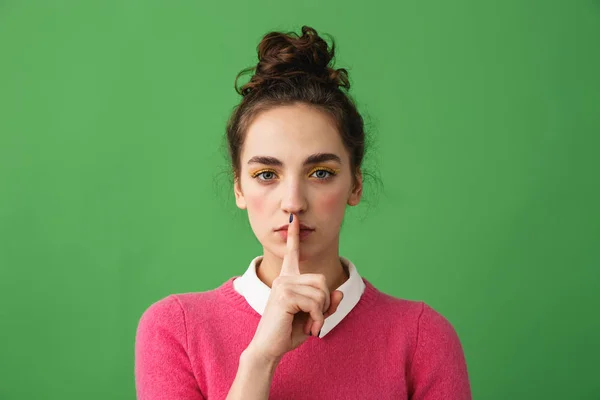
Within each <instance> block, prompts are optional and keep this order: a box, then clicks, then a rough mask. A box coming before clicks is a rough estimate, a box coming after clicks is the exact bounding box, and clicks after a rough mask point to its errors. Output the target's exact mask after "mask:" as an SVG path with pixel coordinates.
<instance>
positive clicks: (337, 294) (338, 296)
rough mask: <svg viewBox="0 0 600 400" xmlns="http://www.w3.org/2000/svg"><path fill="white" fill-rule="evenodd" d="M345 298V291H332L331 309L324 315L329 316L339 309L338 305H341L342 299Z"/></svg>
mask: <svg viewBox="0 0 600 400" xmlns="http://www.w3.org/2000/svg"><path fill="white" fill-rule="evenodd" d="M343 298H344V292H342V291H340V290H334V291H333V292H332V293H331V303H330V304H329V310H327V312H326V313H325V314H324V315H323V317H325V318H327V317H329V316H330V315H332V314H334V313H335V312H336V311H337V308H338V306H339V305H340V303H341V301H342V299H343Z"/></svg>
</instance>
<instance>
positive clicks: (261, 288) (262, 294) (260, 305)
mask: <svg viewBox="0 0 600 400" xmlns="http://www.w3.org/2000/svg"><path fill="white" fill-rule="evenodd" d="M262 257H263V256H258V257H255V258H254V259H253V260H252V261H251V262H250V266H249V267H248V269H247V270H246V272H245V273H244V275H242V276H240V277H238V278H236V279H235V280H234V281H233V287H234V289H235V290H236V291H237V292H238V293H240V294H241V295H242V296H244V298H245V299H246V301H247V302H248V304H249V305H250V306H251V307H252V308H253V309H254V310H255V311H256V312H257V313H259V314H260V315H261V316H262V315H263V312H264V310H265V307H266V305H267V300H268V299H269V295H270V294H271V288H269V287H268V286H267V285H266V284H265V283H264V282H263V281H261V280H260V279H259V278H258V275H256V263H257V262H258V261H259V260H261V259H262ZM340 260H341V261H342V262H343V263H344V265H346V267H347V268H348V272H349V274H350V277H349V278H348V280H346V282H344V283H343V284H342V285H341V286H340V287H338V288H337V289H336V290H339V291H341V292H342V293H344V297H343V298H342V301H341V302H340V305H339V306H338V308H337V310H336V312H335V313H334V314H333V315H330V316H329V317H328V318H327V319H325V324H324V325H323V328H322V329H321V335H320V336H319V337H320V338H322V337H323V336H325V335H326V334H327V333H329V332H330V331H331V330H332V329H333V328H334V327H335V326H336V325H337V324H339V323H340V322H341V321H342V319H344V317H345V316H346V315H348V313H350V311H352V309H353V308H354V306H356V304H357V303H358V301H359V300H360V298H361V296H362V294H363V292H364V291H365V287H366V285H365V283H364V282H363V279H362V278H361V276H360V275H359V273H358V271H357V269H356V267H355V266H354V264H353V263H352V262H351V261H350V260H348V259H346V258H344V257H340Z"/></svg>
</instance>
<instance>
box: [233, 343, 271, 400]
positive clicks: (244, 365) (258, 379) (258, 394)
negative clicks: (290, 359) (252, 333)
mask: <svg viewBox="0 0 600 400" xmlns="http://www.w3.org/2000/svg"><path fill="white" fill-rule="evenodd" d="M277 365H279V360H267V359H265V358H263V357H261V356H260V355H258V354H257V353H255V352H253V351H252V349H251V348H250V347H248V348H247V349H246V350H244V351H243V352H242V355H241V356H240V365H239V367H238V370H237V374H236V376H235V380H234V381H233V384H232V385H231V388H230V389H229V394H228V395H227V400H241V399H244V400H267V399H268V398H269V392H270V390H271V382H272V381H273V375H275V369H276V368H277Z"/></svg>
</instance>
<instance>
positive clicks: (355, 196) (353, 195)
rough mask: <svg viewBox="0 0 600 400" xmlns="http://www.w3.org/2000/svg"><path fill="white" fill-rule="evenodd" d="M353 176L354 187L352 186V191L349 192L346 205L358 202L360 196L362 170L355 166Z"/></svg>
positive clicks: (353, 204)
mask: <svg viewBox="0 0 600 400" xmlns="http://www.w3.org/2000/svg"><path fill="white" fill-rule="evenodd" d="M355 177H356V178H355V183H354V187H353V188H352V192H350V196H349V197H348V205H350V206H355V205H357V204H358V203H360V198H361V196H362V188H363V178H362V172H361V171H360V169H359V168H357V171H356V174H355Z"/></svg>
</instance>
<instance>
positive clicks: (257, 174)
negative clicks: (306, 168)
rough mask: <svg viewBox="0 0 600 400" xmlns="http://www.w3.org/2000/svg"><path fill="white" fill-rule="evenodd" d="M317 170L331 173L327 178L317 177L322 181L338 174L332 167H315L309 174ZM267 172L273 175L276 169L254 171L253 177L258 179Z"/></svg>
mask: <svg viewBox="0 0 600 400" xmlns="http://www.w3.org/2000/svg"><path fill="white" fill-rule="evenodd" d="M317 171H325V172H328V173H329V176H327V177H325V178H317V179H318V180H320V181H326V180H329V179H331V178H333V177H334V176H335V175H337V174H338V171H337V170H334V169H331V168H327V167H315V168H313V169H312V170H311V171H310V173H309V174H308V176H311V175H312V174H314V173H315V172H317ZM265 172H270V173H272V174H273V175H276V173H275V171H274V170H272V169H261V170H260V171H256V172H254V173H252V178H254V179H256V178H257V177H258V176H260V175H261V174H264V173H265ZM259 180H260V181H263V182H269V181H272V180H273V179H259Z"/></svg>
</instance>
